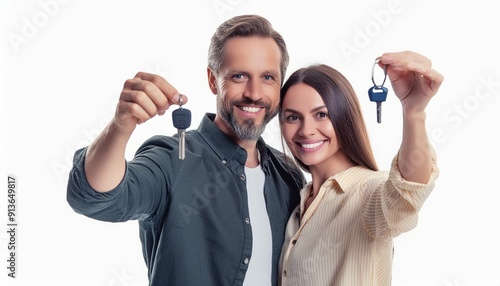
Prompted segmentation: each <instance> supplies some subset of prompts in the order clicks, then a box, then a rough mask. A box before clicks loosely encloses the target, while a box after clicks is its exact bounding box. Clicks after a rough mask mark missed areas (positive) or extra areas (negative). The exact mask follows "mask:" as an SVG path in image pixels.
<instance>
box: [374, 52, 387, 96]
mask: <svg viewBox="0 0 500 286" xmlns="http://www.w3.org/2000/svg"><path fill="white" fill-rule="evenodd" d="M379 62H380V58H376V59H375V63H374V64H373V67H372V82H373V85H374V86H376V87H377V89H380V88H382V87H383V86H384V83H385V80H386V79H387V65H384V81H382V84H381V85H377V84H376V83H375V79H374V73H375V66H377V65H378V63H379Z"/></svg>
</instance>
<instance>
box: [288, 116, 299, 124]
mask: <svg viewBox="0 0 500 286" xmlns="http://www.w3.org/2000/svg"><path fill="white" fill-rule="evenodd" d="M286 120H287V121H289V122H291V121H297V120H299V117H298V116H297V115H294V114H291V115H288V116H287V117H286Z"/></svg>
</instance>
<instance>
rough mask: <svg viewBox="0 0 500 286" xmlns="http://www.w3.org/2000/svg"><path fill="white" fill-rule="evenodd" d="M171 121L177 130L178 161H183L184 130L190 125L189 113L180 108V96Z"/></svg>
mask: <svg viewBox="0 0 500 286" xmlns="http://www.w3.org/2000/svg"><path fill="white" fill-rule="evenodd" d="M172 121H173V122H174V127H175V128H177V135H178V137H179V138H178V140H179V159H181V160H184V157H185V152H186V129H188V128H189V126H190V125H191V111H189V109H186V108H184V107H182V95H180V99H179V108H178V109H176V110H174V111H173V112H172Z"/></svg>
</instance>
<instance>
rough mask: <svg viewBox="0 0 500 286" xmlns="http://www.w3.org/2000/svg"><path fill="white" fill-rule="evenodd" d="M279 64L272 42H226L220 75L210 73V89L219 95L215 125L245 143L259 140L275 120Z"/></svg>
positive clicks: (279, 80) (249, 39)
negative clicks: (269, 124) (272, 120)
mask: <svg viewBox="0 0 500 286" xmlns="http://www.w3.org/2000/svg"><path fill="white" fill-rule="evenodd" d="M280 61H281V53H280V50H279V47H278V45H277V44H276V43H275V42H274V40H273V39H271V38H259V37H250V38H248V37H236V38H232V39H230V40H229V41H227V43H226V45H225V48H224V64H223V66H222V67H221V69H220V72H219V75H217V77H215V75H213V74H212V76H211V72H210V71H209V82H210V87H211V89H212V92H213V93H214V94H217V117H216V119H215V123H216V124H217V125H218V126H219V128H221V129H222V130H223V131H224V132H225V133H226V134H229V135H230V136H233V137H236V138H235V139H238V140H243V141H246V140H257V139H258V138H259V136H260V135H261V134H262V132H263V131H264V128H265V126H266V124H267V123H268V122H269V121H270V120H271V119H272V118H273V117H274V116H276V114H277V112H278V105H279V104H278V103H279V97H280V94H279V93H280V85H281V76H282V75H281V74H280ZM220 119H221V120H222V121H221V120H220Z"/></svg>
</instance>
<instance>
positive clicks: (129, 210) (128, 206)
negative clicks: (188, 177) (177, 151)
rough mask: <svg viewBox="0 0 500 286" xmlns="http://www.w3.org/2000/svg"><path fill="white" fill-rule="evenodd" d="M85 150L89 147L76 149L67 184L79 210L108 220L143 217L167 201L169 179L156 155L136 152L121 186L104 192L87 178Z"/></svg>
mask: <svg viewBox="0 0 500 286" xmlns="http://www.w3.org/2000/svg"><path fill="white" fill-rule="evenodd" d="M85 154H86V148H83V149H80V150H78V151H76V152H75V156H74V162H73V168H72V170H71V171H70V174H69V180H68V186H67V201H68V203H69V205H70V206H71V207H72V208H73V210H75V211H76V212H77V213H80V214H83V215H85V216H88V217H91V218H94V219H97V220H102V221H109V222H123V221H127V220H144V219H146V218H148V217H149V216H151V215H154V213H155V211H156V210H157V208H158V206H159V205H161V203H162V202H164V201H165V199H166V189H167V179H166V178H165V176H164V175H163V172H162V170H161V167H160V166H159V165H158V164H157V162H156V161H157V160H155V159H154V157H153V158H152V157H151V156H146V155H145V154H138V155H136V157H135V158H134V160H132V161H131V162H127V163H126V171H125V175H124V177H123V179H122V181H121V182H120V183H119V184H118V186H116V187H115V188H114V189H113V190H111V191H109V192H104V193H103V192H97V191H95V190H94V189H93V188H92V187H91V186H90V185H89V183H88V181H87V178H86V176H85V171H84V163H85ZM153 155H154V154H153Z"/></svg>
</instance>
